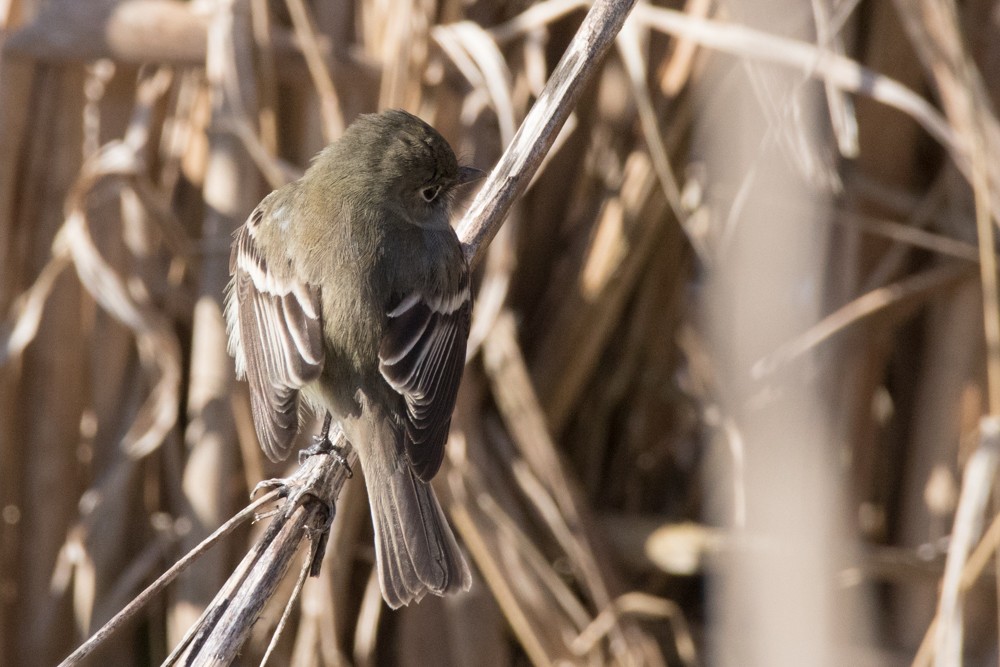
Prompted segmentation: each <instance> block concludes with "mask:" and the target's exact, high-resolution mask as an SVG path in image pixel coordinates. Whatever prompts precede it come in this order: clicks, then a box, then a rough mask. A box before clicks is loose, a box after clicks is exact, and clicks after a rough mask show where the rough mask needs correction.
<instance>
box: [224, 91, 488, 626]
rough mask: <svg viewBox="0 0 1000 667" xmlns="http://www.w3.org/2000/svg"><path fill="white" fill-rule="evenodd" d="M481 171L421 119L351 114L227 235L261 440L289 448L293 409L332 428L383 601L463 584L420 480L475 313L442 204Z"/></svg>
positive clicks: (232, 302)
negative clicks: (364, 520)
mask: <svg viewBox="0 0 1000 667" xmlns="http://www.w3.org/2000/svg"><path fill="white" fill-rule="evenodd" d="M481 176H482V172H480V171H479V170H478V169H473V168H471V167H463V166H459V164H458V162H457V160H456V159H455V154H454V153H453V152H452V149H451V147H450V146H449V145H448V143H447V142H446V141H445V140H444V138H443V137H441V135H440V134H438V132H437V131H436V130H434V128H432V127H431V126H430V125H428V124H427V123H425V122H423V121H422V120H420V119H419V118H417V117H416V116H413V115H411V114H409V113H406V112H405V111H399V110H391V111H385V112H383V113H379V114H371V115H365V116H361V117H360V118H359V119H358V120H357V121H355V122H354V123H353V124H352V125H351V126H350V127H349V128H348V129H347V131H346V132H345V133H344V135H343V136H342V137H341V138H340V139H339V140H337V141H335V142H334V143H332V144H330V145H329V146H327V147H326V148H325V149H324V150H323V151H322V152H320V153H319V155H318V156H317V157H316V158H315V160H314V162H313V164H312V166H310V168H309V170H308V171H307V172H306V173H305V175H304V176H303V177H302V178H301V179H299V180H298V181H296V182H294V183H290V184H288V185H286V186H284V187H282V188H280V189H278V190H275V191H274V192H272V193H271V194H269V195H268V196H267V197H265V198H264V199H263V201H261V203H260V204H259V205H258V206H257V208H256V209H255V210H254V211H253V213H251V214H250V217H249V218H248V219H247V221H246V222H245V223H244V224H243V226H242V227H240V228H239V229H238V230H237V231H236V234H235V240H234V242H233V250H232V255H231V259H230V265H229V269H230V273H231V275H232V280H231V282H230V285H229V289H228V291H227V294H226V323H227V329H228V334H229V351H230V354H232V355H233V357H234V358H235V360H236V372H237V375H238V376H240V377H246V379H247V381H248V383H249V386H250V398H251V405H252V408H253V419H254V424H255V426H256V430H257V436H258V438H259V440H260V444H261V447H262V448H263V449H264V452H265V453H266V454H267V456H268V457H269V458H270V459H271V460H274V461H278V460H281V459H284V458H285V457H287V456H288V454H289V451H290V449H291V448H292V443H293V441H294V439H295V436H296V434H297V433H298V431H299V428H300V426H301V425H302V422H303V418H302V414H303V408H304V407H311V408H313V409H314V410H316V411H317V413H319V414H322V413H323V412H327V413H329V414H332V415H333V417H334V418H335V419H337V420H338V421H339V422H340V424H341V426H342V428H343V430H344V434H345V435H346V436H347V439H348V440H349V441H350V442H351V444H352V445H353V446H354V448H355V449H356V450H357V452H358V458H359V460H360V462H361V468H362V471H363V473H364V478H365V483H366V486H367V488H368V498H369V501H370V503H371V513H372V523H373V526H374V529H375V554H376V560H377V563H378V572H379V580H380V582H381V587H382V596H383V597H384V598H385V601H386V602H387V603H388V604H389V606H390V607H393V608H397V607H399V606H401V605H405V604H408V603H410V602H411V601H413V600H418V601H419V600H420V599H421V598H422V597H423V596H424V595H425V594H426V593H427V592H431V593H434V594H435V595H444V594H446V593H451V592H455V591H459V590H468V588H469V585H470V582H471V577H470V574H469V567H468V565H467V564H466V562H465V558H464V557H463V556H462V553H461V551H460V550H459V548H458V545H457V544H456V542H455V537H454V535H453V534H452V531H451V528H450V527H449V526H448V523H447V521H446V519H445V517H444V514H443V512H442V511H441V507H440V505H439V504H438V501H437V498H436V497H435V495H434V491H433V489H432V488H431V486H430V481H431V478H433V477H434V475H435V473H437V471H438V468H439V467H440V466H441V461H442V459H443V457H444V446H445V441H446V439H447V437H448V428H449V425H450V423H451V413H452V410H453V409H454V406H455V397H456V395H457V393H458V385H459V382H460V380H461V377H462V368H463V366H464V363H465V348H466V340H467V338H468V334H469V320H470V314H471V309H472V298H471V291H470V288H469V268H468V266H467V264H466V261H465V259H464V256H463V254H462V248H461V245H460V244H459V241H458V238H457V236H456V235H455V232H454V230H453V229H452V228H451V226H450V224H449V214H450V209H451V201H452V198H453V195H454V194H455V191H456V188H458V187H459V186H461V185H463V184H465V183H468V182H470V181H473V180H475V179H477V178H479V177H481Z"/></svg>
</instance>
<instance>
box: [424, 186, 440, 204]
mask: <svg viewBox="0 0 1000 667" xmlns="http://www.w3.org/2000/svg"><path fill="white" fill-rule="evenodd" d="M439 192H441V186H440V185H430V186H428V187H426V188H424V189H423V190H421V191H420V196H421V197H423V198H424V201H425V202H428V203H430V202H432V201H434V200H435V199H437V196H438V193H439Z"/></svg>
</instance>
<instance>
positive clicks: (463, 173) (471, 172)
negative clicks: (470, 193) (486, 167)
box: [456, 167, 486, 185]
mask: <svg viewBox="0 0 1000 667" xmlns="http://www.w3.org/2000/svg"><path fill="white" fill-rule="evenodd" d="M484 176H486V172H485V171H483V170H482V169H476V168H475V167H459V168H458V181H457V183H456V185H465V184H466V183H471V182H472V181H478V180H479V179H480V178H483V177H484Z"/></svg>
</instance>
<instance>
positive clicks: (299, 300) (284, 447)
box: [226, 202, 323, 461]
mask: <svg viewBox="0 0 1000 667" xmlns="http://www.w3.org/2000/svg"><path fill="white" fill-rule="evenodd" d="M273 223H274V221H273V220H268V219H267V214H266V212H265V207H264V203H263V202H262V203H261V205H260V206H258V207H257V209H256V210H255V211H254V212H253V213H251V214H250V217H249V218H248V219H247V222H246V224H244V225H243V226H242V227H240V228H239V229H238V230H237V231H236V240H235V242H234V243H233V251H232V255H231V256H230V260H229V272H230V274H232V282H231V283H230V286H229V293H228V294H227V304H226V320H227V324H228V328H229V340H230V351H231V352H232V353H233V356H234V357H235V358H236V370H237V374H238V375H241V376H242V375H246V378H247V381H248V382H249V384H250V404H251V407H252V409H253V421H254V425H255V426H256V428H257V437H258V438H259V440H260V445H261V448H262V449H263V450H264V453H265V454H267V456H268V458H270V459H271V460H272V461H280V460H282V459H284V458H285V457H287V456H288V451H289V449H290V448H291V446H292V441H293V440H294V439H295V435H296V434H297V433H298V429H299V390H300V389H301V388H302V387H303V385H305V384H306V383H308V382H310V381H311V380H315V379H316V378H317V377H319V374H320V372H321V371H322V370H323V339H322V334H321V332H322V326H321V321H320V299H319V292H318V290H317V289H316V288H314V287H312V286H310V285H308V284H306V283H304V282H303V281H301V280H299V279H297V278H296V277H295V273H294V271H293V269H292V266H291V262H290V261H288V260H285V259H281V260H273V259H270V260H269V259H265V257H264V255H263V254H262V253H261V251H260V247H259V246H258V243H257V235H258V233H259V231H260V229H261V226H262V225H265V224H273Z"/></svg>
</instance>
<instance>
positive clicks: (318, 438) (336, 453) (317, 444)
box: [258, 435, 354, 486]
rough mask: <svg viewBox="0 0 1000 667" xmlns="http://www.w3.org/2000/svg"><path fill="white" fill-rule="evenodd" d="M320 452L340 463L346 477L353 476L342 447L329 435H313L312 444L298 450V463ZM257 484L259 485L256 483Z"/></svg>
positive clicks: (300, 463)
mask: <svg viewBox="0 0 1000 667" xmlns="http://www.w3.org/2000/svg"><path fill="white" fill-rule="evenodd" d="M321 454H329V455H330V456H332V457H333V458H334V459H335V460H336V461H337V463H339V464H340V465H342V466H343V467H344V471H345V472H346V473H347V478H348V479H351V478H353V477H354V470H352V469H351V464H350V463H348V462H347V457H346V456H345V455H344V448H343V447H340V446H338V445H335V444H333V442H332V441H331V440H330V438H329V436H323V435H314V436H313V444H311V445H309V446H308V447H306V448H305V449H303V450H301V451H299V465H302V464H303V463H305V462H306V459H308V458H309V457H310V456H319V455H321ZM258 486H260V485H259V484H258Z"/></svg>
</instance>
